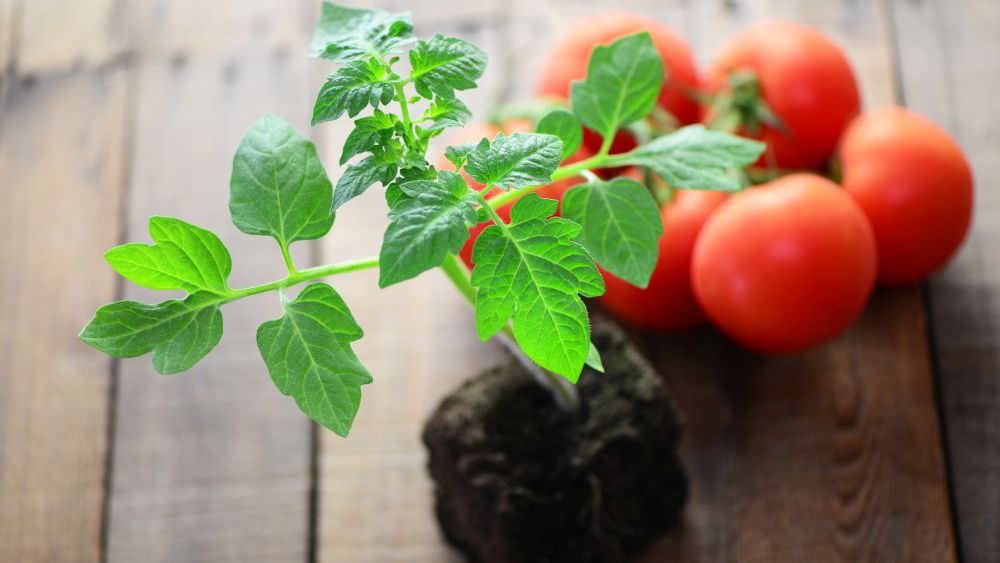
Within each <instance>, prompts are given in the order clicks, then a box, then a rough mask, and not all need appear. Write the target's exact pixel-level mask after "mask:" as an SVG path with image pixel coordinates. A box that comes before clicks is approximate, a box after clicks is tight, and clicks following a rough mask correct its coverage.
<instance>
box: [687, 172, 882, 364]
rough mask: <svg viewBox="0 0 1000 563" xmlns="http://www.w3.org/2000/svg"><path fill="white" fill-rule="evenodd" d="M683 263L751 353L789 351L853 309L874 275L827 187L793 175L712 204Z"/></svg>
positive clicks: (827, 332) (859, 227) (845, 321)
mask: <svg viewBox="0 0 1000 563" xmlns="http://www.w3.org/2000/svg"><path fill="white" fill-rule="evenodd" d="M691 268H692V269H691V276H692V284H693V285H694V291H695V295H696V296H697V298H698V302H699V303H701V305H702V307H704V309H705V312H706V313H707V314H708V316H709V318H711V319H712V321H714V322H715V323H716V324H717V325H718V326H719V327H720V328H721V329H722V330H723V332H725V333H726V334H728V335H729V336H730V337H731V338H733V339H734V340H736V341H737V342H739V343H741V344H743V345H744V346H746V347H748V348H751V349H753V350H758V351H763V352H772V353H782V352H794V351H797V350H801V349H804V348H807V347H810V346H813V345H816V344H819V343H821V342H824V341H826V340H828V339H830V338H832V337H834V336H836V335H837V334H839V333H840V332H841V331H843V330H844V329H845V328H847V326H848V325H849V324H850V323H851V322H852V321H853V320H854V319H855V318H857V317H858V315H859V314H860V313H861V311H862V309H863V308H864V305H865V303H866V302H867V300H868V296H869V294H870V293H871V290H872V286H873V285H874V282H875V269H876V253H875V239H874V236H873V235H872V230H871V227H870V226H869V225H868V220H867V219H866V218H865V216H864V214H863V213H862V212H861V210H860V209H859V208H858V206H857V205H855V204H854V202H853V201H852V200H851V198H850V196H848V195H847V194H846V193H845V192H844V191H843V190H841V189H840V188H839V187H838V186H837V185H836V184H834V183H833V182H831V181H829V180H826V179H824V178H822V177H819V176H815V175H811V174H793V175H790V176H786V177H784V178H781V179H779V180H775V181H773V182H771V183H769V184H765V185H762V186H759V187H755V188H750V189H748V190H747V191H745V192H743V193H740V194H736V195H735V196H733V197H732V198H730V200H729V201H728V202H726V203H725V204H724V205H723V206H722V207H721V208H720V209H718V210H717V211H716V212H715V214H714V215H712V217H711V218H710V219H709V220H708V223H707V224H706V225H705V227H704V228H703V229H702V232H701V235H700V236H699V237H698V242H697V243H696V245H695V250H694V258H693V263H692V267H691Z"/></svg>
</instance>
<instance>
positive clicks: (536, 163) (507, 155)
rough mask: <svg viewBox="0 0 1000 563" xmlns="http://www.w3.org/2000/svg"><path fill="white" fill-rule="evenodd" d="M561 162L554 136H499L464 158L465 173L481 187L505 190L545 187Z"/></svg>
mask: <svg viewBox="0 0 1000 563" xmlns="http://www.w3.org/2000/svg"><path fill="white" fill-rule="evenodd" d="M560 162H562V141H560V140H559V137H556V136H554V135H539V134H535V133H514V134H513V135H510V136H507V135H504V134H503V133H499V134H498V135H497V136H496V137H495V138H494V139H493V142H490V141H488V140H486V139H483V140H482V141H480V142H479V144H478V145H476V148H475V149H473V151H472V152H471V153H469V155H468V161H467V162H466V164H465V171H466V172H468V173H469V176H471V177H472V179H473V180H475V181H477V182H479V183H480V184H482V185H484V186H500V187H502V188H505V189H515V188H523V187H527V186H538V185H541V184H547V183H549V181H550V180H551V178H552V173H553V172H555V170H556V168H558V167H559V163H560Z"/></svg>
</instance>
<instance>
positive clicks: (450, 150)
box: [444, 139, 485, 170]
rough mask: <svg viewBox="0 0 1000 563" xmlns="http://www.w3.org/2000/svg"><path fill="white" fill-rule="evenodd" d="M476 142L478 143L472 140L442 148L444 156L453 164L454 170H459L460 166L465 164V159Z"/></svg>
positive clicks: (474, 148) (474, 147)
mask: <svg viewBox="0 0 1000 563" xmlns="http://www.w3.org/2000/svg"><path fill="white" fill-rule="evenodd" d="M483 140H485V139H483ZM477 144H478V143H475V142H472V143H462V144H461V145H455V146H452V147H446V148H445V149H444V157H445V158H447V159H448V162H450V163H452V164H454V165H455V170H461V168H462V166H464V165H465V161H466V160H467V159H468V158H469V155H470V154H472V151H474V150H476V145H477Z"/></svg>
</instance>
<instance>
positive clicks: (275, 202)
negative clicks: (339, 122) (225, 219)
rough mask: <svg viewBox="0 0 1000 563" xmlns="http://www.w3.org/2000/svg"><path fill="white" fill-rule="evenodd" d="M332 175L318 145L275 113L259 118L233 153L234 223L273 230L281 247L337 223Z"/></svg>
mask: <svg viewBox="0 0 1000 563" xmlns="http://www.w3.org/2000/svg"><path fill="white" fill-rule="evenodd" d="M332 198H333V194H332V187H331V185H330V180H329V179H328V178H327V176H326V171H325V170H324V169H323V163H322V162H320V160H319V156H318V155H317V154H316V147H315V146H313V144H312V143H310V142H309V141H307V140H306V139H304V138H302V137H301V136H300V135H299V134H298V133H297V132H296V131H295V129H294V128H293V127H292V126H291V125H289V124H288V123H286V122H285V121H283V120H281V119H280V118H278V117H275V116H274V115H271V114H268V115H265V116H264V117H262V118H260V119H259V120H257V122H256V123H254V124H253V127H251V128H250V130H249V131H248V132H247V134H246V135H244V137H243V141H242V142H241V143H240V147H239V149H237V151H236V156H235V158H234V159H233V175H232V178H231V180H230V195H229V212H230V214H231V215H232V218H233V224H235V225H236V228H238V229H239V230H241V231H243V232H244V233H247V234H250V235H270V236H272V237H274V238H275V240H277V241H278V244H280V245H281V246H282V248H287V247H288V245H289V244H291V243H293V242H295V241H297V240H311V239H317V238H319V237H321V236H323V235H325V234H326V233H327V232H328V231H329V230H330V227H331V226H332V225H333V207H332V205H331V200H332Z"/></svg>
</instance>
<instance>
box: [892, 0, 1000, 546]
mask: <svg viewBox="0 0 1000 563" xmlns="http://www.w3.org/2000/svg"><path fill="white" fill-rule="evenodd" d="M891 5H892V10H893V13H892V15H893V17H894V21H895V27H896V35H897V44H898V48H899V60H900V68H899V77H900V81H901V84H902V88H903V94H904V97H903V101H904V102H905V105H907V106H909V107H910V108H912V109H913V110H915V111H917V112H919V113H921V114H923V115H926V116H928V117H930V118H931V119H932V120H934V121H935V122H937V123H938V124H940V125H941V126H943V127H944V128H945V129H947V130H948V131H949V132H951V134H952V135H954V136H955V137H956V139H957V140H958V142H959V143H960V144H962V145H963V147H964V148H965V150H966V151H967V154H968V155H969V158H970V160H971V162H972V168H973V172H974V176H975V178H976V183H977V185H976V207H975V215H974V218H973V229H972V232H971V234H970V236H969V238H968V240H967V241H966V243H965V247H964V248H963V249H962V251H961V252H960V253H959V255H958V257H957V258H956V259H955V260H954V262H953V263H952V264H951V265H950V266H948V267H947V268H946V269H945V271H944V272H943V273H941V274H940V275H939V276H937V277H936V278H935V279H933V280H932V282H931V284H930V303H931V319H932V325H933V334H934V352H935V355H936V360H937V362H936V363H937V370H938V374H939V378H940V387H941V393H942V403H943V409H944V415H945V418H946V429H947V437H948V446H949V452H950V460H951V464H952V474H953V476H954V485H953V487H954V492H955V501H956V507H957V516H958V529H959V536H960V540H961V542H960V543H961V547H962V554H963V556H964V559H965V560H966V561H969V562H974V563H980V562H982V563H985V562H995V561H998V560H1000V356H998V348H1000V264H998V263H997V261H996V256H997V246H998V244H1000V193H998V192H997V189H996V187H997V179H996V178H997V177H998V175H1000V138H998V133H1000V116H998V114H997V111H996V103H995V99H996V92H997V90H998V88H1000V76H998V75H997V72H996V61H997V57H998V56H1000V47H998V44H997V41H996V38H997V36H998V34H1000V4H997V3H996V2H958V3H951V2H940V1H932V0H928V1H922V2H893V3H892V4H891Z"/></svg>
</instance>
